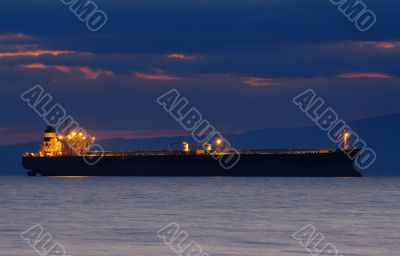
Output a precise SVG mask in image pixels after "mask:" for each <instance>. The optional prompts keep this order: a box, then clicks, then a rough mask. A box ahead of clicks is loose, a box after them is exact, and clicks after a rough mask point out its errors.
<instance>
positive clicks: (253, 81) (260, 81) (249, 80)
mask: <svg viewBox="0 0 400 256" xmlns="http://www.w3.org/2000/svg"><path fill="white" fill-rule="evenodd" d="M243 82H244V83H245V84H247V85H250V86H252V87H259V86H277V85H279V84H280V83H279V82H278V81H276V80H275V79H270V78H262V77H246V78H245V80H244V81H243Z"/></svg>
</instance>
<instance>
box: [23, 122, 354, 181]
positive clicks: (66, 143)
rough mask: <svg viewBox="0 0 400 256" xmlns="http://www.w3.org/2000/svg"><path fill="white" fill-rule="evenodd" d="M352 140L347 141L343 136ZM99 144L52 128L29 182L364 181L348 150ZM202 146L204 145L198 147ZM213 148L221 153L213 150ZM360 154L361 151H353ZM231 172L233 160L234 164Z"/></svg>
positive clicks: (30, 163)
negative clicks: (84, 179) (111, 147)
mask: <svg viewBox="0 0 400 256" xmlns="http://www.w3.org/2000/svg"><path fill="white" fill-rule="evenodd" d="M343 137H346V136H343ZM94 140H95V138H92V137H87V136H85V134H82V133H79V132H71V133H69V134H68V135H66V136H62V135H57V133H56V131H55V129H54V128H53V127H47V128H46V130H45V133H44V140H43V142H42V144H41V146H40V149H39V152H38V153H29V152H26V153H24V154H23V157H22V164H23V166H24V168H25V169H27V170H28V172H27V175H28V176H234V177H240V176H254V177H361V173H360V172H359V171H357V170H356V169H355V167H354V160H351V159H350V158H349V157H348V156H347V155H346V154H345V152H344V150H350V149H349V148H346V145H345V146H344V149H339V148H338V149H318V150H304V149H291V150H235V151H233V150H226V149H225V150H224V149H221V147H218V144H221V140H217V141H216V142H215V143H213V145H211V144H208V143H205V144H203V145H201V147H200V149H198V148H197V149H196V148H195V146H196V145H194V144H189V143H188V142H178V143H174V144H178V145H179V146H180V149H179V150H174V149H173V145H174V144H171V145H170V146H169V147H168V149H166V150H163V151H132V152H131V151H103V150H96V151H93V150H92V151H91V150H90V149H91V145H92V144H93V143H94ZM197 146H198V145H197ZM213 146H214V147H215V148H213ZM351 150H352V151H354V152H356V151H357V150H356V149H351ZM235 157H237V161H235V162H234V164H233V165H232V166H230V168H227V167H226V166H224V164H223V162H224V161H227V159H228V160H229V159H234V158H235Z"/></svg>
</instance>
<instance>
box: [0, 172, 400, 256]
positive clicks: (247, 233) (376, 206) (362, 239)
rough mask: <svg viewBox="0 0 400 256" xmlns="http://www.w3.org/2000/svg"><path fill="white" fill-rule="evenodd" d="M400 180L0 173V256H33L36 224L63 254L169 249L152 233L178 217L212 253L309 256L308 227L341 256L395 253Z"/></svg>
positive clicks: (152, 255)
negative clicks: (29, 235) (299, 237)
mask: <svg viewBox="0 0 400 256" xmlns="http://www.w3.org/2000/svg"><path fill="white" fill-rule="evenodd" d="M399 196H400V178H356V179H342V178H138V177H132V178H73V179H71V178H44V177H37V178H34V177H32V178H30V177H0V205H1V207H0V255H7V256H14V255H15V256H30V255H38V254H37V253H36V252H35V251H34V250H33V249H32V248H31V247H30V246H29V245H28V244H27V243H26V242H25V241H24V240H22V238H21V237H20V233H21V232H22V231H24V230H26V229H28V228H29V227H31V226H33V225H34V224H41V225H42V226H43V227H44V229H45V231H47V232H50V233H51V234H52V236H53V238H54V240H55V241H56V242H59V243H61V244H62V245H63V246H64V247H65V248H66V250H67V252H68V253H69V254H70V255H71V256H78V255H85V256H87V255H93V256H102V255H107V256H119V255H124V256H125V255H138V256H167V255H177V254H176V253H174V252H173V251H172V250H171V249H170V248H169V247H168V246H167V245H165V244H164V243H163V242H162V241H161V240H160V239H159V238H158V237H157V231H158V230H159V229H161V228H162V227H164V226H165V225H167V224H168V223H170V222H177V223H178V224H179V225H180V226H181V228H182V230H184V231H186V232H188V233H189V235H190V237H189V238H190V240H191V241H196V242H197V243H199V244H200V245H201V246H202V247H203V249H204V250H205V252H207V253H209V255H210V256H212V255H240V256H247V255H249V256H250V255H252V256H253V255H257V256H261V255H282V256H283V255H285V256H292V255H293V256H294V255H297V256H298V255H311V254H310V253H309V252H307V251H306V249H304V248H302V247H301V246H300V245H299V243H298V242H297V241H295V240H294V239H293V238H292V234H293V233H294V232H296V231H297V230H299V229H300V228H302V227H304V226H306V225H307V224H312V225H314V226H315V228H316V229H317V231H318V232H320V233H322V234H323V235H324V236H325V240H326V242H330V243H332V244H334V245H335V246H336V247H337V248H338V250H339V252H340V253H341V254H342V255H343V256H346V255H360V256H365V255H373V256H377V255H379V256H398V255H400V252H399V251H400V197H399Z"/></svg>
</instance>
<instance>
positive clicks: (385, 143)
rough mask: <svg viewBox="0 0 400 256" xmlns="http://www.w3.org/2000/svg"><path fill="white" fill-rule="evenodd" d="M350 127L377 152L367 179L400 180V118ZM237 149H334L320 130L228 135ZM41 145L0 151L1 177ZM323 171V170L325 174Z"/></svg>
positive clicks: (136, 143)
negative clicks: (23, 155) (390, 178)
mask: <svg viewBox="0 0 400 256" xmlns="http://www.w3.org/2000/svg"><path fill="white" fill-rule="evenodd" d="M349 125H350V127H351V128H352V129H353V130H354V131H355V132H357V134H358V135H359V136H360V137H361V138H362V139H363V140H364V141H365V142H367V144H368V146H369V147H370V148H372V149H373V150H375V152H376V154H377V160H376V162H375V164H374V165H373V166H371V167H370V168H369V169H368V170H366V171H364V172H363V173H364V175H366V176H400V168H399V166H400V164H399V163H400V160H399V159H400V148H399V145H400V136H399V131H400V114H397V115H388V116H381V117H374V118H368V119H362V120H359V121H355V122H351V123H349ZM224 137H225V138H227V140H228V141H229V142H230V143H231V144H232V145H233V146H234V147H235V148H237V149H290V148H307V149H317V148H327V147H328V148H334V147H336V145H334V144H333V143H332V142H331V141H330V140H329V139H328V137H327V135H326V133H325V132H323V131H321V130H320V129H319V128H318V127H316V126H314V127H303V128H290V129H261V130H256V131H251V132H245V133H240V134H225V135H224ZM179 141H192V139H191V138H190V137H160V138H151V139H134V140H127V139H121V138H115V139H109V140H104V141H99V142H98V143H99V144H100V145H102V146H103V147H104V148H105V149H107V150H108V149H113V150H162V149H165V148H167V146H168V145H169V144H170V143H171V142H179ZM39 143H40V142H38V143H29V144H20V145H12V146H3V147H0V155H1V156H2V157H1V158H2V160H1V163H0V175H24V174H25V170H24V169H23V168H22V166H21V154H22V152H25V151H33V152H36V151H37V149H38V146H39ZM321 171H323V170H321Z"/></svg>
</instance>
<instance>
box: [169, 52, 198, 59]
mask: <svg viewBox="0 0 400 256" xmlns="http://www.w3.org/2000/svg"><path fill="white" fill-rule="evenodd" d="M166 58H167V59H175V60H194V59H195V58H196V57H195V56H193V55H186V54H183V53H171V54H168V55H166Z"/></svg>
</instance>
